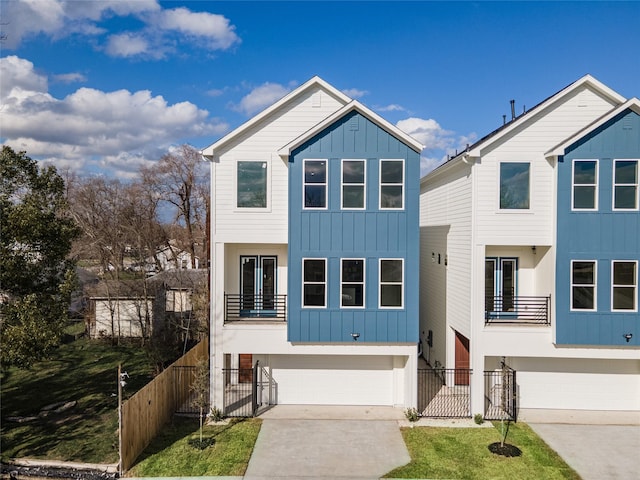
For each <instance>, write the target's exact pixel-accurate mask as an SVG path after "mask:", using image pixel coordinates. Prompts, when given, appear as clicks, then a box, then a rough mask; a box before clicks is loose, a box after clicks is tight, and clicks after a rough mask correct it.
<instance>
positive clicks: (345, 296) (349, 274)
mask: <svg viewBox="0 0 640 480" xmlns="http://www.w3.org/2000/svg"><path fill="white" fill-rule="evenodd" d="M341 263H342V266H341V272H340V291H341V300H340V302H341V303H340V304H341V305H342V306H343V307H364V259H363V258H343V259H342V262H341Z"/></svg>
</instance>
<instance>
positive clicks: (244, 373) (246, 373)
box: [238, 353, 253, 383]
mask: <svg viewBox="0 0 640 480" xmlns="http://www.w3.org/2000/svg"><path fill="white" fill-rule="evenodd" d="M252 363H253V358H252V355H251V354H250V353H241V354H240V359H239V362H238V364H239V366H240V372H239V374H238V382H239V383H251V381H252V380H253V365H252Z"/></svg>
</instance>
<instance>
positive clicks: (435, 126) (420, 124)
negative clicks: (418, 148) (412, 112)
mask: <svg viewBox="0 0 640 480" xmlns="http://www.w3.org/2000/svg"><path fill="white" fill-rule="evenodd" d="M396 126H397V127H398V128H399V129H400V130H402V131H404V132H406V133H408V134H409V135H411V136H412V137H413V138H415V139H416V140H418V141H419V142H420V143H422V144H423V145H424V146H425V150H446V149H447V148H449V147H451V146H452V145H453V144H454V138H453V132H451V131H449V130H445V129H443V128H442V127H441V126H440V124H439V123H438V122H436V121H435V120H433V119H422V118H414V117H413V118H407V119H406V120H400V121H399V122H398V123H396Z"/></svg>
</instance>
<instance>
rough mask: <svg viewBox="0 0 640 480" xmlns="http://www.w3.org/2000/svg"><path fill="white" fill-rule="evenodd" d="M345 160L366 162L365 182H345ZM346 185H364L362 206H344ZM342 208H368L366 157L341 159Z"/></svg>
mask: <svg viewBox="0 0 640 480" xmlns="http://www.w3.org/2000/svg"><path fill="white" fill-rule="evenodd" d="M344 162H362V163H363V164H364V179H363V183H344ZM345 185H354V186H362V193H363V203H362V207H355V208H354V207H345V206H344V198H343V194H344V187H345ZM340 208H341V209H342V210H366V209H367V161H366V159H364V158H343V159H342V160H341V161H340Z"/></svg>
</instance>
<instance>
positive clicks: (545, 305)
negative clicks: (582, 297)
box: [484, 295, 551, 325]
mask: <svg viewBox="0 0 640 480" xmlns="http://www.w3.org/2000/svg"><path fill="white" fill-rule="evenodd" d="M550 305H551V296H548V297H518V296H511V295H509V296H506V295H505V296H495V297H494V296H488V297H485V312H484V323H485V325H551V311H550Z"/></svg>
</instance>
